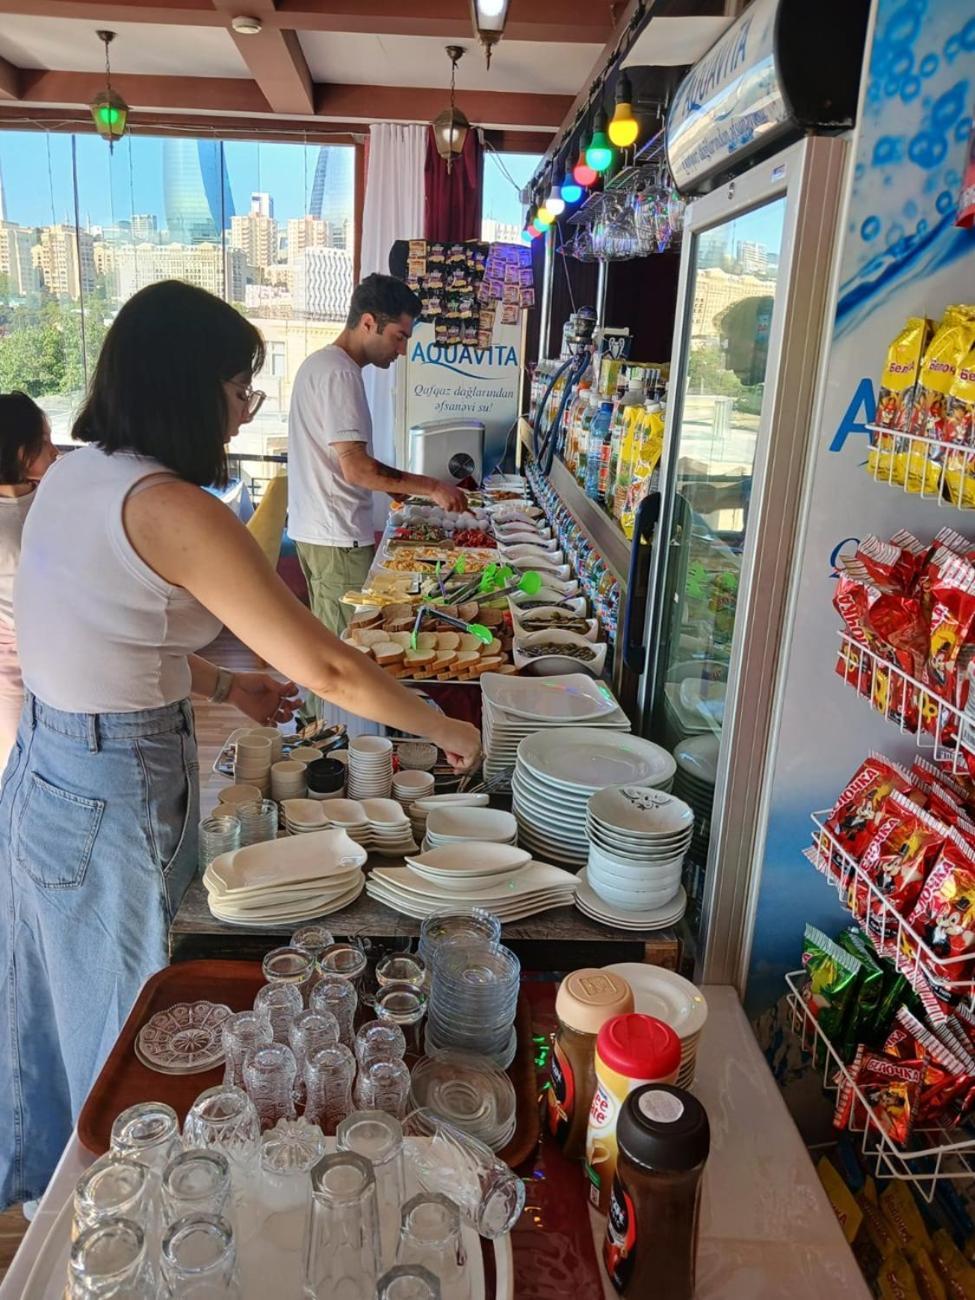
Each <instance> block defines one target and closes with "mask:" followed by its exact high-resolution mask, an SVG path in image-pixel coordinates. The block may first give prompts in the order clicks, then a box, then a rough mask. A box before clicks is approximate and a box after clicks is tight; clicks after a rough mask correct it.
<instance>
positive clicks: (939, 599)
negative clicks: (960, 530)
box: [923, 556, 975, 703]
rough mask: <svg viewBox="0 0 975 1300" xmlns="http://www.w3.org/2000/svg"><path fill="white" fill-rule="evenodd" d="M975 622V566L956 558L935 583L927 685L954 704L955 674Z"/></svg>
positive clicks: (925, 667)
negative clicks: (960, 655)
mask: <svg viewBox="0 0 975 1300" xmlns="http://www.w3.org/2000/svg"><path fill="white" fill-rule="evenodd" d="M973 620H975V567H973V566H972V565H971V564H968V563H967V562H966V561H965V560H962V559H960V558H959V557H958V556H953V557H952V559H951V560H950V561H946V562H945V563H944V564H943V565H941V566H940V567H939V573H938V575H937V577H935V578H934V579H933V581H932V583H931V617H930V623H929V627H928V649H927V656H926V661H925V665H924V672H923V680H924V684H925V685H926V686H928V687H930V688H931V690H932V691H934V692H935V694H936V695H939V696H941V698H942V699H946V700H948V701H949V703H954V702H955V699H956V697H957V673H956V671H955V667H956V664H957V663H958V656H959V654H960V653H961V650H962V647H963V646H964V645H965V644H966V643H968V641H969V637H970V635H971V630H972V622H973Z"/></svg>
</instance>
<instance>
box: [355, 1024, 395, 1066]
mask: <svg viewBox="0 0 975 1300" xmlns="http://www.w3.org/2000/svg"><path fill="white" fill-rule="evenodd" d="M405 1055H406V1036H405V1035H404V1033H403V1031H402V1029H400V1027H399V1025H394V1024H391V1023H390V1022H389V1021H385V1020H367V1021H366V1023H365V1024H364V1025H362V1026H360V1028H359V1032H358V1033H357V1034H356V1036H355V1059H356V1063H357V1065H358V1067H359V1069H360V1070H368V1069H369V1066H370V1065H372V1064H373V1063H374V1062H376V1061H401V1060H402V1059H403V1057H404V1056H405Z"/></svg>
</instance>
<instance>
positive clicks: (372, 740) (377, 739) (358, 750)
mask: <svg viewBox="0 0 975 1300" xmlns="http://www.w3.org/2000/svg"><path fill="white" fill-rule="evenodd" d="M349 753H350V754H351V755H354V756H355V758H356V759H359V758H373V759H376V758H391V757H392V753H393V742H392V741H391V740H389V739H388V737H386V736H356V737H355V739H354V740H350V741H349Z"/></svg>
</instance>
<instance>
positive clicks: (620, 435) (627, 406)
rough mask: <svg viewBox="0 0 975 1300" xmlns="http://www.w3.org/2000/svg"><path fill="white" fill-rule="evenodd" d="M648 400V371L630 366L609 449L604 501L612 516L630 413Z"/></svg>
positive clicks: (614, 413) (615, 411)
mask: <svg viewBox="0 0 975 1300" xmlns="http://www.w3.org/2000/svg"><path fill="white" fill-rule="evenodd" d="M646 400H647V388H646V371H645V370H644V368H643V367H642V366H630V370H629V381H628V384H627V387H626V390H625V392H624V393H623V394H622V396H621V397H620V399H619V401H618V402H617V403H616V409H615V410H614V411H613V434H612V439H611V441H610V447H609V475H608V479H607V482H606V489H605V492H604V494H603V501H604V503H605V506H606V509H607V510H608V511H609V512H610V514H612V512H613V497H614V495H615V490H616V480H617V478H618V476H619V465H620V454H621V451H622V447H623V439H624V438H625V436H626V429H627V425H628V420H629V412H630V411H632V410H633V409H634V408H637V409H640V408H642V406H643V404H644V402H645V401H646Z"/></svg>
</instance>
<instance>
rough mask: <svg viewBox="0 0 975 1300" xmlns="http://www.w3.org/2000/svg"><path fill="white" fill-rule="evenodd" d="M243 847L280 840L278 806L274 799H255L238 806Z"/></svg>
mask: <svg viewBox="0 0 975 1300" xmlns="http://www.w3.org/2000/svg"><path fill="white" fill-rule="evenodd" d="M237 818H238V820H239V822H240V843H241V847H242V848H243V847H246V846H247V845H248V844H264V843H265V842H266V841H268V840H276V839H277V838H278V805H277V804H276V803H275V802H274V800H273V799H260V800H257V799H255V800H254V802H253V803H241V804H238V805H237Z"/></svg>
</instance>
